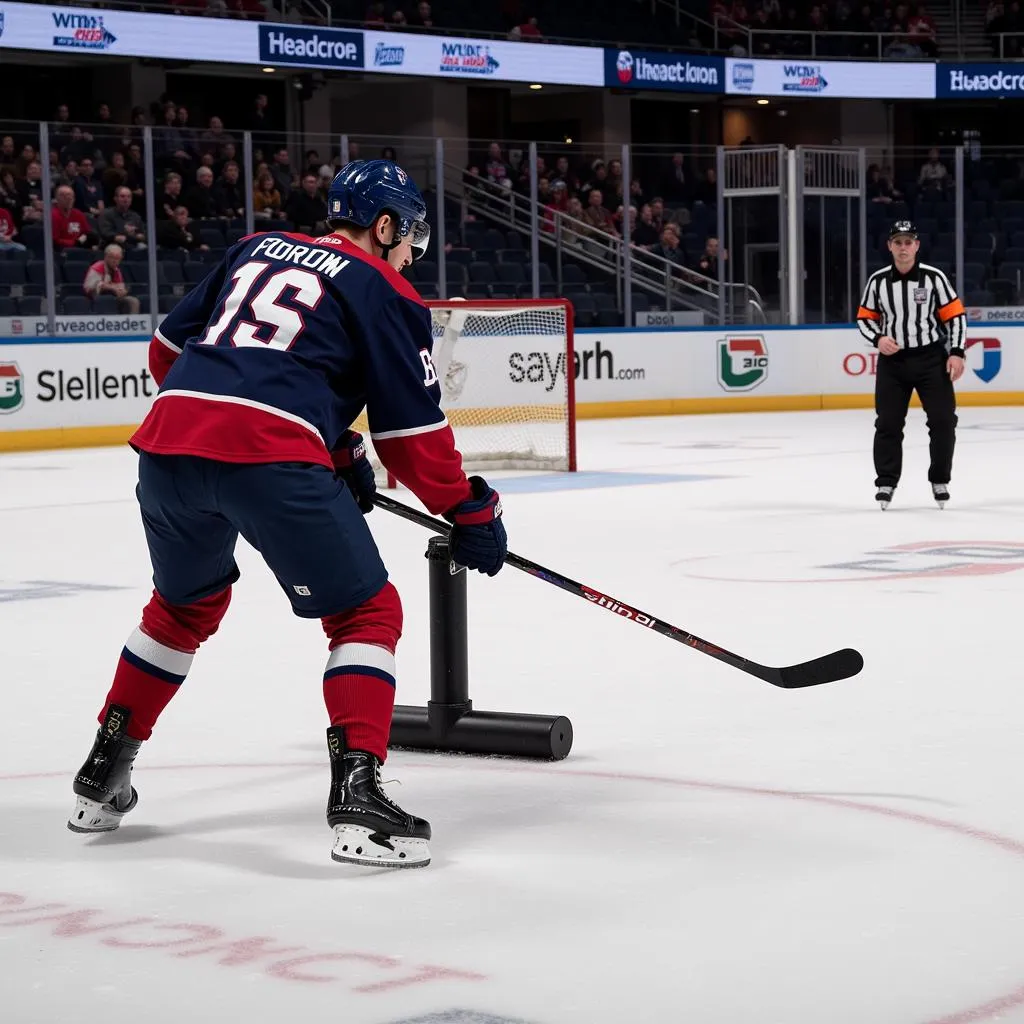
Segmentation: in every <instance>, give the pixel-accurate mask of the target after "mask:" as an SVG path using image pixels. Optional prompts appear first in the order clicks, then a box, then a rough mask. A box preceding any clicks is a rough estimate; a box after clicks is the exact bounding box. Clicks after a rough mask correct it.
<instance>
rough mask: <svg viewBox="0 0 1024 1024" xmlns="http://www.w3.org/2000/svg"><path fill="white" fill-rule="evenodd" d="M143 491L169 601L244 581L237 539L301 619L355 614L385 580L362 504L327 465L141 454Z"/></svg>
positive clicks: (159, 584) (150, 539)
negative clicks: (258, 556)
mask: <svg viewBox="0 0 1024 1024" xmlns="http://www.w3.org/2000/svg"><path fill="white" fill-rule="evenodd" d="M136 495H137V496H138V499H139V505H140V507H141V509H142V522H143V526H144V527H145V530H146V542H147V543H148V545H149V556H150V560H151V561H152V563H153V584H154V586H155V587H156V590H157V593H159V594H160V595H161V596H162V597H163V598H165V599H166V600H167V601H169V602H170V603H171V604H191V603H192V602H193V601H197V600H199V599H200V598H203V597H207V596H209V595H211V594H216V593H219V592H220V591H222V590H224V589H225V588H226V587H228V586H230V585H231V584H232V583H234V582H235V580H237V579H238V577H239V571H238V566H237V565H236V564H235V544H236V542H237V540H238V537H239V534H241V536H242V537H244V538H245V539H246V540H247V541H248V542H249V543H250V544H251V545H252V546H253V547H254V548H256V550H257V551H259V552H260V554H261V555H262V556H263V559H264V561H265V562H266V563H267V565H268V566H269V567H270V569H271V570H272V571H273V573H274V575H275V576H276V577H277V581H278V583H280V584H281V587H282V589H283V590H284V592H285V593H286V594H287V595H288V599H289V600H290V601H291V603H292V609H293V610H294V612H295V614H296V615H301V616H302V617H303V618H310V619H319V618H323V617H325V616H328V615H336V614H338V613H339V612H343V611H345V610H346V609H349V608H355V607H357V606H358V605H361V604H362V603H363V602H364V601H367V600H369V599H370V598H371V597H373V596H374V595H375V594H376V593H378V592H379V591H380V589H381V588H382V587H383V586H384V584H385V583H386V582H387V578H388V576H387V570H386V569H385V568H384V563H383V562H382V561H381V557H380V553H379V552H378V551H377V545H376V544H375V543H374V540H373V535H372V534H371V533H370V530H369V528H368V527H367V525H366V522H365V520H364V519H363V515H362V513H361V512H360V511H359V508H358V506H357V505H356V503H355V499H354V498H353V497H352V494H351V492H350V491H349V490H348V488H347V487H346V486H345V485H344V484H342V483H340V482H339V481H338V480H337V479H336V478H335V476H334V474H333V473H332V472H331V471H330V470H329V469H327V468H326V467H324V466H315V465H311V464H309V463H302V462H277V463H265V464H259V465H241V464H238V463H231V462H216V461H213V460H211V459H201V458H198V457H195V456H192V455H150V454H148V453H146V452H142V453H141V454H140V456H139V485H138V487H137V488H136Z"/></svg>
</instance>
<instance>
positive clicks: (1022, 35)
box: [996, 32, 1024, 60]
mask: <svg viewBox="0 0 1024 1024" xmlns="http://www.w3.org/2000/svg"><path fill="white" fill-rule="evenodd" d="M996 35H997V36H998V37H999V59H1000V60H1017V59H1019V55H1018V57H1007V56H1006V40H1007V39H1022V40H1024V32H997V33H996Z"/></svg>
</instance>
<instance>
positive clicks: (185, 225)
mask: <svg viewBox="0 0 1024 1024" xmlns="http://www.w3.org/2000/svg"><path fill="white" fill-rule="evenodd" d="M152 113H153V112H147V111H146V110H145V109H143V108H137V109H136V110H135V111H134V112H133V115H132V124H131V125H130V126H128V127H121V126H117V125H115V124H114V123H113V121H112V120H111V116H110V110H109V107H108V106H107V105H106V104H100V106H99V108H98V109H97V110H96V111H94V112H93V113H92V114H91V116H90V118H89V122H88V123H83V124H76V123H73V122H72V120H71V117H70V110H69V107H68V105H67V104H60V105H59V106H58V107H57V109H56V111H55V113H54V118H53V120H52V121H51V122H49V140H48V141H49V152H50V158H49V159H50V167H49V172H50V195H49V196H47V195H46V194H45V192H44V185H43V167H42V163H41V159H42V156H41V152H40V148H39V146H38V142H39V140H38V135H37V132H34V133H32V135H31V136H29V135H28V134H27V133H26V134H25V136H24V137H19V134H18V132H16V131H12V132H9V133H3V132H2V130H0V260H2V261H3V264H5V265H6V266H4V269H3V270H0V306H3V307H4V308H8V309H9V300H10V299H11V298H12V297H13V298H16V299H19V300H21V301H24V303H25V306H26V307H28V308H36V307H38V306H39V304H40V303H39V300H40V299H41V296H42V291H41V289H40V287H39V286H40V285H41V284H42V278H41V276H40V274H39V271H38V269H37V265H39V266H41V265H42V263H41V261H42V259H43V254H44V232H43V223H44V220H45V219H47V218H48V219H49V221H50V224H51V226H52V234H53V246H54V251H55V256H56V257H57V260H58V271H59V276H58V281H57V283H58V285H59V286H60V298H61V304H62V307H67V306H68V305H69V303H70V307H71V309H73V310H75V311H82V310H83V309H84V308H85V307H88V306H90V305H91V307H92V308H96V309H103V310H108V311H115V310H116V311H118V312H135V311H138V309H139V308H140V307H141V306H144V305H145V304H146V301H147V300H146V297H145V296H144V295H143V294H142V293H145V292H146V291H147V290H148V288H147V284H148V250H149V247H151V246H154V245H155V246H156V247H157V252H158V261H159V267H160V277H161V280H160V291H161V296H162V298H161V300H160V302H161V308H164V307H167V308H169V307H170V306H172V305H173V302H174V301H175V300H176V299H177V298H178V297H180V295H181V294H183V293H184V292H185V291H186V290H187V289H188V287H189V286H190V285H191V284H194V283H196V281H197V280H199V279H200V278H201V274H202V273H205V270H203V269H202V268H199V269H196V270H191V271H185V270H182V269H181V267H180V265H181V264H184V263H187V262H189V261H193V262H199V263H202V262H204V261H207V260H210V261H212V260H216V259H218V258H219V257H220V256H221V255H222V254H223V252H224V250H225V248H226V246H228V245H230V244H231V243H232V242H233V241H235V240H237V239H238V238H240V237H242V235H243V234H244V233H245V223H246V219H245V213H246V184H245V180H244V174H245V173H246V169H245V168H244V166H243V163H242V154H241V152H240V150H241V143H240V139H239V138H237V137H236V135H234V134H233V133H231V132H229V131H226V130H225V128H224V125H223V122H222V120H221V118H219V117H217V116H211V117H210V118H208V119H207V122H206V127H205V128H202V129H197V128H193V127H192V126H191V123H190V119H189V111H188V110H187V108H186V107H184V106H183V105H181V104H178V103H176V102H175V101H174V100H172V99H170V98H165V100H164V101H163V102H162V103H161V104H159V105H157V107H156V111H155V114H156V115H157V116H155V117H152V120H154V121H155V124H154V127H153V160H154V169H155V179H154V180H153V181H152V183H151V184H150V182H149V181H147V174H146V171H145V165H144V158H143V143H142V130H143V126H144V125H145V124H147V123H150V119H151V116H152ZM267 122H268V118H267V98H266V96H264V95H262V94H261V95H259V96H257V97H256V98H255V100H254V104H253V112H252V116H251V118H250V123H249V124H247V125H246V126H245V127H246V128H248V129H250V130H252V131H253V140H254V148H253V163H254V165H255V166H254V167H253V169H252V176H253V209H254V216H255V218H256V221H257V223H258V224H259V225H260V227H261V230H266V229H269V228H271V227H274V228H278V227H279V228H281V229H284V230H296V231H304V232H307V233H310V234H314V235H316V234H321V233H323V232H324V231H325V230H326V228H327V201H326V194H327V188H328V186H329V185H330V182H331V180H332V178H333V176H334V174H335V172H336V170H337V167H338V166H339V164H340V158H338V157H334V158H333V159H331V158H329V159H328V160H326V161H324V160H321V158H320V155H319V154H318V153H317V152H316V151H314V150H309V151H307V152H306V153H305V156H304V161H303V163H302V165H301V166H299V167H298V168H293V167H292V162H291V155H290V153H289V150H288V148H287V147H286V146H284V145H282V144H281V138H280V137H279V136H277V137H275V134H274V132H273V131H272V130H271V129H270V128H269V127H268V126H267ZM147 191H151V192H152V196H151V197H147ZM147 198H150V199H151V201H152V203H153V206H154V213H155V227H154V226H151V225H148V224H147ZM154 236H155V237H154ZM172 264H173V265H174V267H175V268H176V269H170V266H171V265H172ZM23 265H24V266H23ZM206 269H208V268H206ZM30 278H31V280H30ZM5 285H6V286H7V287H4V286H5ZM11 285H16V286H18V288H17V294H16V295H15V294H14V290H12V289H11V287H10V286H11ZM133 288H134V290H136V291H137V292H139V293H140V296H135V295H132V294H131V293H132V290H133ZM140 297H141V302H140ZM165 299H166V301H165ZM25 300H30V301H25ZM31 300H34V301H31ZM83 303H84V304H85V305H84V306H83ZM19 311H20V312H25V309H21V308H19Z"/></svg>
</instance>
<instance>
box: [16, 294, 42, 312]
mask: <svg viewBox="0 0 1024 1024" xmlns="http://www.w3.org/2000/svg"><path fill="white" fill-rule="evenodd" d="M18 314H19V315H20V316H42V315H43V300H42V298H41V297H40V296H38V295H23V296H22V297H21V298H20V299H18Z"/></svg>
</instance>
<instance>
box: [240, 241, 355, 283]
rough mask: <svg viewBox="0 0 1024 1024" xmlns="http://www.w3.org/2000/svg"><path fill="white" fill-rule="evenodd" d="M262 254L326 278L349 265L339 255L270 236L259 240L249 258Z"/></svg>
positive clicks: (347, 261) (327, 250)
mask: <svg viewBox="0 0 1024 1024" xmlns="http://www.w3.org/2000/svg"><path fill="white" fill-rule="evenodd" d="M260 254H262V255H263V256H265V257H267V259H271V260H282V261H283V262H285V263H295V264H298V265H299V266H301V267H308V268H309V269H310V270H316V271H318V272H319V273H321V274H326V275H327V276H328V277H331V278H333V277H336V276H337V275H338V274H339V273H340V272H341V271H342V270H344V269H345V268H346V267H347V266H348V265H349V262H350V261H349V260H347V259H345V257H344V256H342V255H341V253H337V252H331V251H330V250H329V249H318V248H312V247H310V246H308V245H296V243H294V242H286V241H285V240H284V239H283V238H274V237H273V236H272V235H271V236H268V237H267V238H263V239H261V240H260V241H259V242H258V243H257V245H256V248H255V249H253V251H252V252H251V253H250V256H257V255H260Z"/></svg>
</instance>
